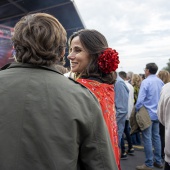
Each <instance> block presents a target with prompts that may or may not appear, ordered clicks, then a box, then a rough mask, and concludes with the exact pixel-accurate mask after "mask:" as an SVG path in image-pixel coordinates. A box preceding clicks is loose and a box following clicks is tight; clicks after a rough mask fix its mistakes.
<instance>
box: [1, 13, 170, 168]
mask: <svg viewBox="0 0 170 170" xmlns="http://www.w3.org/2000/svg"><path fill="white" fill-rule="evenodd" d="M12 42H13V45H14V49H15V62H14V63H11V64H8V65H6V66H4V67H3V68H1V71H0V82H1V87H0V95H1V97H0V103H1V107H0V136H1V138H0V169H2V170H3V169H4V170H11V169H22V170H30V169H31V170H46V169H48V170H56V169H57V170H67V169H69V170H82V169H87V170H121V163H120V160H121V159H127V155H134V154H135V150H134V147H133V146H134V145H141V144H142V142H143V146H144V153H145V162H144V163H143V164H142V165H139V166H137V167H136V169H137V170H152V169H153V167H154V166H155V167H157V168H163V167H164V170H168V169H170V147H169V143H170V125H169V121H170V114H169V110H170V103H169V102H170V95H169V91H170V83H169V82H170V73H169V72H167V71H165V70H161V71H160V72H159V73H158V74H157V71H158V66H157V65H156V64H155V63H148V64H146V67H145V70H144V74H140V75H139V74H135V73H133V72H132V71H129V72H128V73H126V72H124V71H120V72H117V68H118V65H119V62H120V61H119V54H118V52H117V51H116V50H115V49H112V48H110V47H109V45H108V42H107V40H106V38H105V37H104V35H102V34H101V33H100V32H98V31H97V30H92V29H82V30H78V31H77V32H74V33H73V34H72V35H71V36H70V37H69V39H68V41H67V33H66V30H65V29H64V27H63V26H62V25H61V23H60V22H59V21H58V20H57V19H56V18H55V17H54V16H52V15H49V14H46V13H35V14H29V15H26V16H24V17H22V18H21V19H20V21H19V22H18V23H17V24H16V25H15V29H14V35H13V37H12ZM67 44H68V49H69V51H68V56H67V58H68V60H69V61H70V68H65V67H64V66H63V64H64V55H65V50H66V46H67ZM165 84H166V85H165ZM143 108H145V110H146V114H147V116H148V118H149V122H150V123H149V124H147V122H144V121H143V119H142V118H143V117H142V115H143V113H141V112H142V111H143V110H142V109H143ZM132 113H133V114H132ZM140 114H141V115H140ZM132 115H133V116H132ZM144 119H146V117H144ZM131 120H133V121H131ZM131 122H135V123H136V125H137V128H136V129H135V130H133V127H134V124H132V123H131ZM143 125H144V126H143ZM141 127H142V128H141ZM125 138H126V140H127V144H128V145H127V149H126V146H125ZM153 149H154V150H153ZM164 162H165V163H164Z"/></svg>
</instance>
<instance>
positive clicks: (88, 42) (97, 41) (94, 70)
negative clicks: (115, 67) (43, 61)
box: [68, 29, 114, 84]
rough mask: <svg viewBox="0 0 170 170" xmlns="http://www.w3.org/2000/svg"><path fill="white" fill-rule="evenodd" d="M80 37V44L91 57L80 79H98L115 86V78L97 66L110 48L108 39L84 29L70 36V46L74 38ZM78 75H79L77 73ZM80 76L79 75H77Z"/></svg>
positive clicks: (98, 33) (93, 31)
mask: <svg viewBox="0 0 170 170" xmlns="http://www.w3.org/2000/svg"><path fill="white" fill-rule="evenodd" d="M77 36H79V39H80V42H81V44H82V45H83V47H84V48H85V49H86V50H87V52H88V53H89V55H90V63H89V64H88V66H87V67H86V69H85V70H84V71H83V72H82V73H80V75H79V76H80V78H90V77H96V78H98V79H100V80H101V81H102V82H103V83H107V84H113V83H114V76H113V74H112V73H108V74H105V73H103V72H102V71H101V70H100V69H99V66H98V64H97V61H98V58H99V56H100V54H101V53H102V52H103V51H104V50H105V49H106V48H108V43H107V40H106V38H105V37H104V36H103V35H102V34H101V33H100V32H98V31H96V30H89V29H82V30H79V31H77V32H75V33H73V35H71V36H70V38H69V40H68V44H69V46H70V44H71V41H72V40H73V38H75V37H77ZM76 74H78V73H76ZM76 76H78V75H76Z"/></svg>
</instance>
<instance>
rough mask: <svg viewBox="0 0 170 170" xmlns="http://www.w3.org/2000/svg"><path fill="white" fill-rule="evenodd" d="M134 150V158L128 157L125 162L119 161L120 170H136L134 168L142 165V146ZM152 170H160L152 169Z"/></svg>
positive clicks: (143, 157) (143, 156)
mask: <svg viewBox="0 0 170 170" xmlns="http://www.w3.org/2000/svg"><path fill="white" fill-rule="evenodd" d="M134 149H135V152H134V156H130V155H128V158H127V159H126V160H121V167H122V170H136V166H138V165H142V164H143V163H144V161H145V155H144V151H143V146H134ZM153 170H161V169H159V168H155V167H154V168H153ZM162 170H163V169H162Z"/></svg>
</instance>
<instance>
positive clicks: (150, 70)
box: [136, 63, 164, 170]
mask: <svg viewBox="0 0 170 170" xmlns="http://www.w3.org/2000/svg"><path fill="white" fill-rule="evenodd" d="M157 70H158V66H157V65H156V64H155V63H148V64H146V68H145V70H144V71H145V76H146V79H144V80H143V81H142V83H141V86H140V90H139V95H138V99H137V103H136V110H137V111H138V110H139V109H140V108H141V107H142V106H144V107H145V108H146V110H147V111H148V114H149V116H150V118H151V121H152V124H151V126H149V127H148V128H146V129H145V130H143V131H142V138H143V143H144V152H145V157H146V158H145V163H144V164H143V165H141V166H137V167H136V169H137V170H152V169H153V166H155V167H157V168H163V165H162V159H161V141H160V135H159V121H158V116H157V107H158V101H159V98H160V92H161V89H162V86H163V85H164V83H163V82H162V80H161V79H159V78H158V77H157V76H156V72H157ZM152 144H153V147H154V157H153V151H152Z"/></svg>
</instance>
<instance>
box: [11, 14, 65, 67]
mask: <svg viewBox="0 0 170 170" xmlns="http://www.w3.org/2000/svg"><path fill="white" fill-rule="evenodd" d="M12 41H13V44H14V48H15V51H16V55H15V57H16V60H17V61H18V62H22V63H30V64H34V65H45V66H50V65H52V64H55V63H57V62H58V61H60V60H61V57H63V56H62V54H63V52H64V50H65V45H66V31H65V29H64V28H63V26H62V25H61V24H60V22H59V21H58V20H57V19H56V18H55V17H53V16H52V15H49V14H46V13H36V14H29V15H27V16H24V17H22V18H21V20H20V21H19V22H18V23H17V24H16V26H15V28H14V35H13V37H12Z"/></svg>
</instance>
